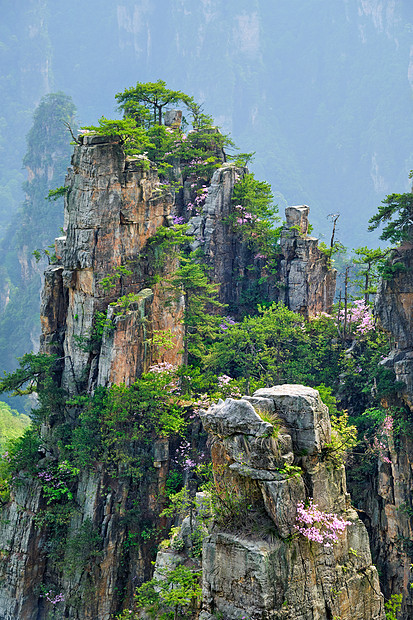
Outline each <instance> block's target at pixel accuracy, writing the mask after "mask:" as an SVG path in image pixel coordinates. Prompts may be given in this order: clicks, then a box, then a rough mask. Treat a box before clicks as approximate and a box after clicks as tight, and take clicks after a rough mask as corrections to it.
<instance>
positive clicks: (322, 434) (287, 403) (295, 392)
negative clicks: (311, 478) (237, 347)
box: [254, 384, 331, 455]
mask: <svg viewBox="0 0 413 620" xmlns="http://www.w3.org/2000/svg"><path fill="white" fill-rule="evenodd" d="M254 397H260V398H266V399H271V400H272V401H273V403H274V407H275V411H276V413H277V416H278V417H280V418H281V419H282V420H283V421H284V422H285V424H286V426H287V428H288V429H289V430H290V432H291V437H292V440H293V445H294V450H295V451H296V452H298V453H302V454H304V455H314V454H317V453H319V452H320V451H321V449H322V447H323V446H324V445H325V444H326V443H329V442H330V441H331V425H330V418H329V415H328V408H327V407H326V406H325V405H324V404H323V402H322V401H321V398H320V396H319V393H318V392H317V390H314V389H313V388H309V387H304V386H302V385H288V384H287V385H277V386H275V387H271V388H262V389H260V390H257V391H256V392H255V394H254Z"/></svg>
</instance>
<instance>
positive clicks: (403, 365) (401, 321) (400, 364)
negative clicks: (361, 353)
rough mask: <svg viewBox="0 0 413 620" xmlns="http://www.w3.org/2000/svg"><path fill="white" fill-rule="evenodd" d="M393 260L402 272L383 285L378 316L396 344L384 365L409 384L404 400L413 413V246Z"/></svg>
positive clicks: (405, 247) (396, 252) (400, 250)
mask: <svg viewBox="0 0 413 620" xmlns="http://www.w3.org/2000/svg"><path fill="white" fill-rule="evenodd" d="M390 260H391V263H392V265H395V266H396V267H397V265H400V266H401V267H402V270H401V271H399V272H397V273H396V274H395V275H394V277H393V278H391V279H388V280H382V281H381V283H380V287H379V291H378V294H377V297H376V303H375V312H376V314H377V316H378V317H379V319H380V322H381V324H382V326H383V327H384V329H385V330H386V331H387V332H389V334H391V336H392V338H393V340H394V343H395V347H394V350H393V351H392V353H391V354H390V357H389V358H387V360H384V362H383V363H384V364H387V365H390V366H393V367H394V371H395V373H396V378H397V380H398V381H402V382H403V383H404V384H405V388H404V389H403V393H402V398H403V400H404V401H405V403H406V404H407V405H408V406H409V407H410V409H411V410H413V244H412V243H405V244H404V245H402V246H401V247H399V248H397V249H396V250H394V251H393V256H392V258H391V259H390Z"/></svg>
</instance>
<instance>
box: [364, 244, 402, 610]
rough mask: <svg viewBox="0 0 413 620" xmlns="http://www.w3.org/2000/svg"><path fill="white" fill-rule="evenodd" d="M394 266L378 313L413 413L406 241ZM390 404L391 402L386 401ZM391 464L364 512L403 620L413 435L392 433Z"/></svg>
mask: <svg viewBox="0 0 413 620" xmlns="http://www.w3.org/2000/svg"><path fill="white" fill-rule="evenodd" d="M390 260H391V263H392V264H393V265H396V264H397V263H399V264H400V265H401V266H402V270H400V271H398V272H396V273H395V275H394V277H392V278H391V279H388V280H382V281H381V283H380V286H379V290H378V294H377V296H376V302H375V313H376V315H377V316H378V317H379V319H380V322H381V324H382V326H383V327H384V329H385V330H386V331H387V332H388V333H389V334H390V336H391V337H392V341H393V342H394V349H393V351H392V352H391V353H390V356H389V357H388V358H387V359H385V360H383V362H382V363H383V364H385V365H387V366H390V367H393V368H394V371H395V374H396V378H397V380H398V381H402V382H403V383H404V387H403V388H402V389H401V391H400V402H399V403H396V404H398V405H403V404H404V405H405V406H406V405H407V408H408V409H410V411H411V412H413V277H412V274H413V246H412V244H411V243H410V244H409V243H405V244H403V245H402V246H401V247H399V248H397V249H395V250H394V251H393V255H392V257H391V259H390ZM383 404H384V405H385V406H386V403H385V402H383ZM388 444H389V455H390V457H391V458H390V460H391V463H388V462H385V461H384V459H382V458H381V457H379V458H378V460H377V463H372V471H370V472H369V474H367V475H366V477H365V480H363V481H362V483H361V484H362V492H361V493H359V494H358V495H359V496H360V502H359V508H361V509H362V510H363V511H364V516H363V519H364V520H365V523H366V525H367V527H368V530H369V534H370V540H371V548H372V554H373V558H374V561H375V563H376V564H377V566H378V567H379V569H380V573H381V576H380V581H381V586H382V590H383V593H384V595H385V596H386V597H390V596H391V594H392V593H395V592H396V593H402V594H403V603H402V611H401V614H400V618H401V620H409V619H410V618H412V617H413V591H412V589H411V587H410V583H411V581H412V579H411V564H412V563H413V543H412V541H413V518H412V516H413V511H412V499H411V494H412V488H413V474H412V463H413V441H412V437H411V433H410V432H409V431H408V432H407V433H403V432H402V433H401V434H400V437H399V443H398V445H397V447H396V446H395V445H394V441H393V437H392V435H391V434H390V436H389V440H388Z"/></svg>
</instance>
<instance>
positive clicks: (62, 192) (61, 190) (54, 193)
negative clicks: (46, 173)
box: [46, 186, 69, 200]
mask: <svg viewBox="0 0 413 620" xmlns="http://www.w3.org/2000/svg"><path fill="white" fill-rule="evenodd" d="M68 191H69V187H68V186H62V187H56V189H49V193H48V194H47V196H46V200H59V198H64V197H65V196H66V194H67V192H68Z"/></svg>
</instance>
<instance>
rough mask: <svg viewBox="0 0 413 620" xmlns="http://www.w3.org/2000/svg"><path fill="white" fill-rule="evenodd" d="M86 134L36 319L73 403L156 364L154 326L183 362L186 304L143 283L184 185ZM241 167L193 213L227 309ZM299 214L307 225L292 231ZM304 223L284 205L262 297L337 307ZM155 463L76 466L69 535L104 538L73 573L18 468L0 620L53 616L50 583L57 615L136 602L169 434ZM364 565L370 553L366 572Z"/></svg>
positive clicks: (234, 288) (4, 540)
mask: <svg viewBox="0 0 413 620" xmlns="http://www.w3.org/2000/svg"><path fill="white" fill-rule="evenodd" d="M81 141H82V144H80V145H79V146H76V147H75V153H74V155H73V158H72V168H71V169H70V171H69V174H68V177H67V186H68V193H67V197H66V206H65V228H66V236H64V237H60V238H58V239H57V240H56V255H57V258H58V262H57V263H56V264H54V265H51V266H50V267H49V268H48V269H47V271H46V277H45V285H44V290H43V295H42V318H41V320H42V336H41V350H42V351H43V352H45V353H54V354H57V356H58V359H59V364H60V365H59V368H58V370H57V372H56V380H57V381H58V383H59V384H60V385H61V386H62V387H63V388H64V389H66V390H67V392H68V394H69V396H72V397H74V396H76V395H78V394H80V393H82V392H83V391H86V392H88V393H90V392H92V391H93V390H94V389H95V388H96V387H97V386H99V385H103V386H106V385H111V384H113V383H120V382H124V383H125V384H130V383H132V382H133V381H134V380H135V379H136V378H137V377H139V376H140V374H141V373H142V371H143V370H146V369H148V367H149V365H150V364H151V363H152V362H153V361H159V360H154V358H153V350H152V348H151V346H150V339H151V336H152V335H153V333H154V332H155V331H159V330H168V329H170V330H171V333H172V336H173V338H174V347H173V349H171V350H169V351H166V352H165V354H164V356H163V361H168V362H171V363H174V364H175V363H179V362H180V360H181V353H180V351H181V348H182V335H183V334H182V325H181V320H180V319H181V314H182V310H183V308H182V301H179V300H178V301H177V302H174V303H173V304H172V305H171V304H170V303H167V304H166V303H165V302H166V293H165V290H164V288H163V287H162V282H160V283H157V284H154V285H151V286H149V285H150V284H151V283H152V282H153V280H154V279H153V276H154V273H153V265H152V264H151V262H150V261H149V260H148V259H147V256H148V253H147V252H146V250H147V241H148V240H149V239H150V238H151V237H152V236H153V235H154V234H155V233H156V231H157V230H158V229H159V227H160V226H165V225H171V217H170V216H171V214H175V215H180V214H182V212H183V211H184V209H185V200H186V197H185V192H190V189H189V188H188V187H186V188H184V191H183V192H182V193H181V194H180V195H178V197H175V196H174V194H173V193H171V191H170V189H169V188H168V186H166V185H163V184H161V183H160V181H159V178H158V176H157V173H156V170H155V169H154V167H153V166H152V164H150V163H149V162H147V160H145V159H144V158H143V159H142V158H138V159H134V160H132V159H128V158H126V157H125V155H124V152H123V149H122V146H121V145H120V144H119V142H117V141H116V140H110V139H107V138H104V137H99V136H84V137H83V138H82V140H81ZM243 173H244V171H243V170H242V169H238V170H236V169H235V168H234V167H233V166H229V165H224V166H223V167H222V168H221V169H220V170H217V171H216V172H215V174H214V176H213V178H212V182H211V186H210V191H209V192H208V198H207V200H206V203H205V209H204V210H203V212H202V214H201V215H200V216H198V217H197V218H192V219H191V220H190V224H191V226H192V230H193V232H194V233H195V238H196V237H200V238H201V239H202V240H203V241H204V246H205V255H206V260H207V261H208V262H209V265H210V266H211V267H212V279H213V280H216V281H219V282H221V281H222V283H223V286H222V290H221V299H222V301H224V302H226V303H236V302H237V300H238V299H239V295H240V285H238V284H236V285H235V284H234V282H235V280H236V276H242V275H243V274H245V270H246V264H247V262H246V261H249V260H250V259H251V256H250V254H248V252H249V250H248V249H247V248H245V247H243V245H242V243H241V242H240V240H239V238H237V236H236V235H235V234H234V233H232V232H231V228H230V226H229V224H228V222H227V221H226V219H225V218H226V214H227V213H229V211H230V209H231V192H232V188H233V185H234V183H235V180H236V175H240V174H243ZM297 217H298V218H299V219H300V222H301V223H300V229H299V230H298V229H297V228H293V229H291V223H292V222H293V221H294V223H295V219H294V218H297ZM306 218H307V208H296V207H294V208H292V210H291V211H290V212H289V213H288V219H287V225H286V228H285V231H284V233H283V240H284V241H283V242H282V248H281V249H282V252H284V249H283V248H286V250H285V253H284V255H283V256H284V258H283V267H282V271H281V272H280V274H279V279H278V281H277V285H275V284H274V286H272V285H271V283H269V284H266V285H265V286H266V287H267V293H268V299H280V298H282V299H287V301H289V303H290V304H291V305H292V309H294V310H300V311H302V312H304V313H306V314H312V313H315V312H317V311H322V310H324V311H325V310H328V309H329V305H330V303H331V300H332V287H333V280H334V276H333V275H332V274H331V271H330V270H329V268H328V264H327V260H326V258H325V257H324V255H323V254H322V253H321V252H319V251H318V250H317V248H316V241H315V240H314V239H311V238H309V237H307V235H306V230H307V223H306V222H307V220H306ZM198 233H200V234H198ZM287 239H288V241H287ZM198 241H200V239H198ZM287 249H288V251H287ZM125 266H131V271H132V273H131V274H126V275H125V274H123V275H122V274H121V273H120V272H119V271H118V274H119V277H118V278H116V277H115V278H114V279H113V280H112V282H113V283H114V285H115V287H114V288H109V290H105V289H104V287H103V286H102V280H103V279H104V278H105V277H107V276H113V275H114V274H115V275H116V269H117V268H119V267H125ZM173 269H174V261H170V262H169V263H168V264H167V266H166V271H165V272H164V275H167V274H168V272H170V270H173ZM300 273H302V274H303V277H306V274H310V278H309V285H307V284H306V286H304V287H303V286H302V285H300V282H299V276H298V274H300ZM233 278H235V280H233ZM246 279H247V280H248V278H246ZM237 281H238V280H237ZM279 282H281V284H282V285H281V286H280V285H279ZM243 286H244V285H243ZM293 289H294V290H293ZM297 291H298V292H297ZM129 294H132V295H133V297H132V301H131V302H130V303H129V304H126V308H125V307H124V308H123V309H122V308H117V306H116V301H117V300H119V298H122V297H123V298H124V296H125V295H129ZM293 300H294V301H293ZM168 301H170V300H168ZM110 303H114V304H115V305H114V306H110V307H109V312H110V313H112V315H113V313H115V316H114V328H113V329H111V330H109V331H107V332H105V333H104V335H103V339H102V341H101V342H97V341H94V340H93V338H92V336H93V330H94V328H95V325H96V317H97V315H96V313H97V312H105V311H106V310H107V309H108V305H109V304H110ZM76 415H77V410H76V407H73V408H72V409H70V408H69V410H68V418H67V420H64V421H63V423H64V424H72V423H73V416H76ZM61 425H62V421H58V420H55V419H54V417H53V416H51V418H50V422H49V423H48V424H45V425H44V427H43V441H44V451H45V455H44V454H43V455H39V459H41V458H45V459H52V460H53V459H55V458H56V457H57V455H58V436H59V432H60V431H61V428H62V427H61ZM147 457H148V459H149V461H150V463H151V464H152V465H153V466H152V467H149V468H148V470H147V472H146V475H145V476H144V477H143V479H142V481H141V482H140V483H139V484H138V485H137V484H136V482H135V483H133V484H132V483H131V482H130V481H128V480H126V479H125V478H124V477H123V476H122V471H118V472H117V474H116V475H114V474H113V472H112V473H111V475H109V473H108V472H107V471H105V468H104V467H103V465H102V463H96V464H95V466H94V467H93V470H91V471H86V470H85V471H82V472H80V475H79V479H78V483H77V487H76V491H75V503H76V506H77V510H76V511H75V513H74V514H71V515H70V517H69V521H68V523H67V527H68V531H69V534H70V533H72V534H73V535H74V536H76V535H77V533H78V532H87V528H89V527H90V528H92V529H91V531H93V532H95V533H97V535H98V536H99V537H100V538H99V540H100V550H99V561H98V562H96V561H95V562H92V561H91V562H89V563H87V564H86V566H72V567H71V569H70V570H67V569H65V568H61V569H60V570H56V567H54V566H53V564H52V562H51V560H50V554H51V549H50V536H51V533H50V532H51V530H50V524H49V525H48V524H47V523H46V521H45V520H44V519H43V520H42V515H44V514H45V512H44V511H45V509H46V508H47V505H46V502H45V498H44V497H43V496H42V494H41V489H40V486H39V485H36V484H33V481H32V480H31V481H30V482H28V481H27V480H25V477H24V475H23V474H22V476H21V480H20V485H19V486H18V488H17V490H16V492H15V494H14V495H13V497H12V501H11V502H10V504H9V505H7V506H6V507H5V508H4V510H3V513H2V521H1V527H0V548H1V549H2V557H3V561H2V564H1V567H0V573H1V584H2V585H1V588H0V618H1V619H2V620H16V618H21V619H23V618H24V620H35V619H36V620H39V619H46V618H47V615H48V613H50V612H51V611H52V609H53V605H52V604H50V602H49V601H48V600H47V597H45V596H44V593H43V594H42V585H43V586H44V585H45V584H46V586H47V587H50V586H52V587H53V591H54V592H59V593H62V594H63V595H64V602H62V603H61V604H60V609H59V613H62V615H63V616H64V617H67V618H71V619H79V620H80V619H82V620H86V619H89V620H96V619H97V618H99V620H109V618H110V617H111V615H112V614H113V613H115V612H116V611H118V610H119V609H120V607H121V604H122V601H123V600H128V597H129V598H130V596H131V594H132V592H133V590H134V587H135V585H136V584H138V583H141V582H142V581H143V580H145V579H147V578H149V576H150V574H151V570H152V569H151V559H152V556H151V543H150V542H145V539H144V538H140V539H139V542H136V541H135V540H134V542H133V544H131V540H130V537H129V533H130V532H129V530H128V519H129V518H130V515H131V514H132V513H133V511H136V510H139V511H140V519H141V523H142V528H141V529H143V527H144V526H145V527H147V528H148V529H149V530H150V528H154V527H155V528H156V527H158V526H159V523H160V522H159V516H158V515H159V512H160V510H161V508H162V500H160V499H159V498H160V497H162V493H161V492H162V489H163V486H164V483H165V478H166V475H167V472H168V464H169V445H168V441H167V440H164V439H159V440H158V441H154V442H153V444H152V445H151V447H150V451H149V452H148V454H147ZM340 476H341V474H340ZM340 480H342V478H340ZM268 484H270V483H269V482H268ZM340 484H342V482H340ZM343 484H344V483H343ZM270 486H271V485H270ZM340 501H341V500H340ZM143 524H144V525H143ZM290 525H291V524H290ZM211 544H212V543H211ZM271 549H272V547H271ZM271 553H272V551H271ZM343 553H345V551H343ZM331 560H332V556H331V558H330V560H329V562H330V561H331ZM363 562H364V560H363ZM367 564H368V562H367V560H366V562H364V564H363V567H364V566H366V567H367ZM363 570H365V569H364V568H363ZM366 570H367V568H366ZM375 604H376V603H374V605H375ZM374 613H376V611H375V612H374ZM376 616H377V617H379V616H378V615H377V613H376ZM376 616H374V617H376ZM364 617H366V619H367V616H360V618H364ZM372 617H373V616H372Z"/></svg>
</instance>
